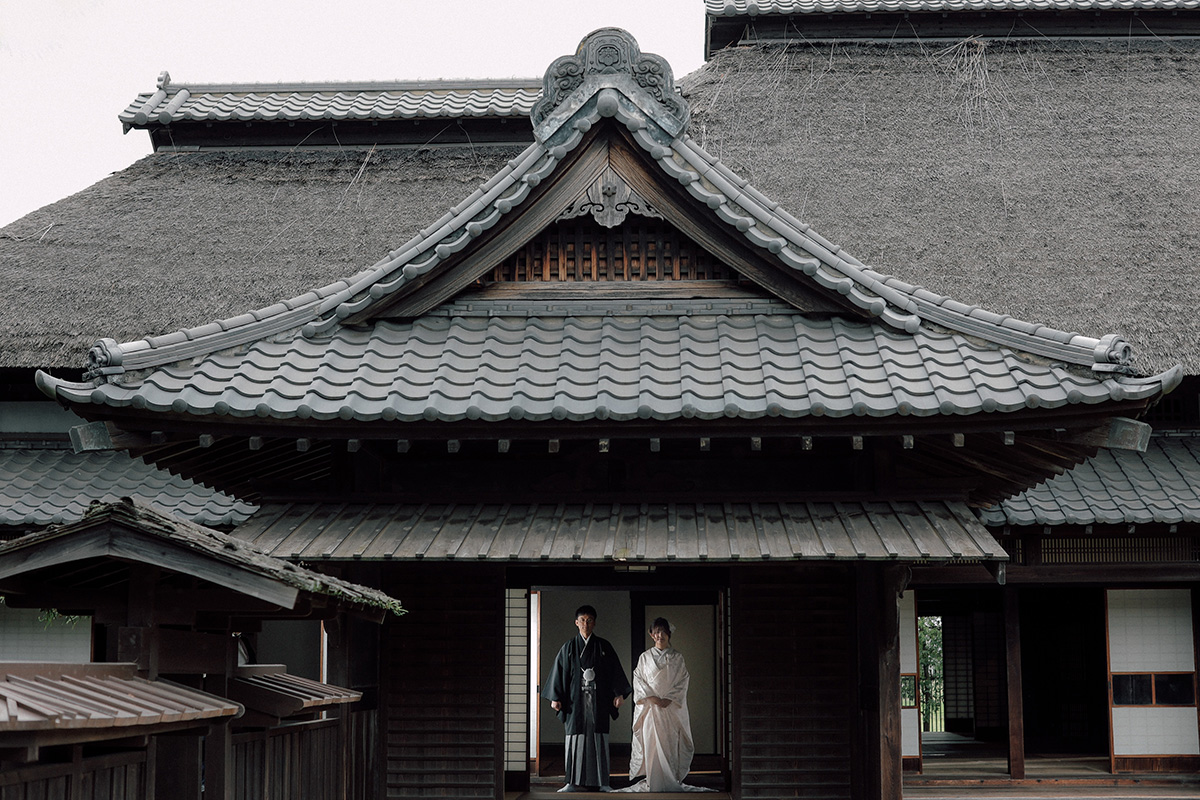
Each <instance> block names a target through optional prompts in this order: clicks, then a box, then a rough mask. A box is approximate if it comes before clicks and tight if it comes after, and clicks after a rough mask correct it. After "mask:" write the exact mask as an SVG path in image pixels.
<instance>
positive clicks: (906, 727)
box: [900, 589, 921, 756]
mask: <svg viewBox="0 0 1200 800" xmlns="http://www.w3.org/2000/svg"><path fill="white" fill-rule="evenodd" d="M918 660H919V659H918V657H917V595H916V592H914V591H912V590H911V589H910V590H908V591H907V592H905V593H904V594H903V595H902V596H901V598H900V672H901V673H903V674H905V675H911V674H913V673H915V672H917V662H918ZM900 752H901V753H902V754H903V755H906V756H919V755H921V710H920V709H919V708H902V709H900Z"/></svg>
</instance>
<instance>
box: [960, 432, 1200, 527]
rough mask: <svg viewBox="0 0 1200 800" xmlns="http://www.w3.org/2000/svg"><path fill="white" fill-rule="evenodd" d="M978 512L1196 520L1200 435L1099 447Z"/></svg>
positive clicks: (999, 521) (1034, 517)
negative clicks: (1139, 446)
mask: <svg viewBox="0 0 1200 800" xmlns="http://www.w3.org/2000/svg"><path fill="white" fill-rule="evenodd" d="M980 516H981V517H982V518H983V521H984V522H985V523H987V524H988V525H1102V524H1108V525H1133V524H1147V523H1151V522H1155V523H1162V524H1178V523H1200V438H1174V437H1155V438H1152V439H1151V440H1150V445H1149V447H1147V449H1146V452H1145V453H1137V452H1133V451H1128V450H1102V451H1100V452H1099V453H1098V454H1097V455H1096V456H1094V457H1092V458H1090V459H1088V460H1087V461H1085V462H1084V463H1082V464H1080V465H1079V466H1078V467H1075V468H1074V469H1073V470H1071V471H1069V472H1067V473H1065V474H1063V475H1059V476H1057V477H1055V478H1052V479H1051V480H1048V481H1046V482H1044V483H1041V484H1038V485H1037V486H1035V487H1034V488H1032V489H1028V490H1026V491H1025V492H1023V493H1021V494H1020V495H1017V496H1016V497H1014V498H1011V499H1009V500H1005V501H1004V502H1003V503H1001V504H1000V505H999V506H997V507H993V508H990V509H985V510H983V511H982V512H980Z"/></svg>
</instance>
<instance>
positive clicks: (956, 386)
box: [58, 301, 1159, 422]
mask: <svg viewBox="0 0 1200 800" xmlns="http://www.w3.org/2000/svg"><path fill="white" fill-rule="evenodd" d="M693 303H694V306H693V308H691V309H689V308H688V305H689V304H688V303H686V302H675V303H672V304H670V305H671V308H670V309H669V310H667V309H664V308H662V307H655V306H653V305H648V306H647V307H646V309H645V310H644V311H642V312H641V313H638V311H637V308H636V306H635V307H634V308H633V309H632V310H628V309H629V304H627V303H625V304H622V308H623V309H627V310H621V311H612V310H609V311H607V312H603V311H599V310H598V309H596V308H595V307H591V306H586V305H584V306H581V307H579V308H577V309H572V308H571V305H572V304H570V303H564V304H562V305H561V306H560V309H559V310H557V312H552V313H544V312H543V313H538V314H534V313H529V312H527V313H519V312H517V311H513V310H510V308H509V307H505V306H500V307H496V306H490V305H489V304H483V303H474V304H471V305H470V307H468V306H467V304H458V305H451V306H448V307H445V308H442V309H440V310H439V311H438V312H437V313H431V314H426V315H424V316H423V317H420V318H418V319H416V320H413V321H411V322H392V321H381V322H378V323H376V324H375V325H374V326H372V327H370V328H368V329H352V328H344V327H342V328H338V329H336V330H335V331H333V333H332V335H331V336H330V337H319V338H306V337H303V336H291V337H276V338H273V339H270V340H262V341H259V342H256V343H254V344H253V345H251V346H250V347H249V348H248V349H245V350H237V351H233V352H231V351H228V350H224V351H221V352H217V353H212V354H210V355H207V356H204V357H202V358H198V359H196V360H195V361H189V362H181V363H178V364H174V365H171V366H166V367H162V368H159V369H157V370H155V371H153V372H151V373H149V374H148V375H147V376H146V377H145V379H144V380H141V381H138V382H130V383H129V384H128V385H124V384H123V383H103V384H100V385H99V386H93V385H92V384H91V383H83V384H67V383H60V384H59V385H58V387H59V388H58V392H59V396H60V397H62V398H64V399H66V400H68V401H70V402H73V403H100V404H104V405H109V406H116V407H126V406H132V407H134V408H144V409H149V410H153V411H161V412H169V411H174V412H184V413H190V414H216V415H221V416H230V417H242V418H254V417H272V418H276V419H289V418H300V419H308V418H312V419H332V420H336V419H343V420H357V421H375V420H385V421H391V420H399V421H405V422H408V421H420V420H431V421H432V420H438V421H456V420H462V419H481V420H486V421H498V420H508V419H525V420H550V419H559V420H561V419H570V420H587V419H612V420H631V419H638V418H642V419H648V418H654V419H659V420H666V419H677V418H680V417H697V418H702V419H719V418H723V417H737V418H742V419H756V418H762V417H767V416H784V417H806V416H822V415H823V416H828V417H847V416H855V415H857V416H875V417H883V416H891V415H897V414H901V415H907V414H911V415H914V416H930V415H936V414H972V413H976V412H982V411H986V412H991V411H1001V412H1003V411H1015V410H1018V409H1025V408H1037V407H1043V408H1054V407H1059V406H1065V405H1068V404H1076V403H1082V404H1091V403H1099V402H1104V401H1107V400H1110V399H1125V398H1128V399H1140V398H1142V397H1146V396H1150V395H1152V394H1154V393H1156V392H1157V391H1159V383H1158V382H1157V381H1150V382H1142V383H1129V382H1125V383H1122V382H1118V380H1116V379H1114V378H1108V379H1104V380H1097V379H1096V378H1094V377H1092V376H1090V375H1086V374H1085V375H1080V374H1076V373H1075V372H1073V371H1072V370H1070V369H1067V368H1065V367H1063V366H1061V365H1051V364H1045V363H1039V362H1036V361H1033V360H1031V359H1028V358H1022V357H1020V356H1018V355H1017V354H1015V353H1014V352H1012V351H1011V350H1008V349H998V348H994V347H988V346H983V345H980V344H978V343H975V342H972V341H971V340H970V339H968V338H967V337H965V336H962V335H960V334H955V333H948V332H938V331H936V330H932V329H927V328H922V329H920V330H918V331H917V332H915V333H913V334H908V333H904V332H902V331H896V330H894V329H891V328H889V327H887V326H885V325H882V324H879V323H867V322H855V321H849V320H844V319H838V318H834V319H825V320H820V319H811V318H808V317H805V316H804V315H802V314H800V313H799V312H796V311H795V310H794V309H790V308H789V307H787V306H784V305H783V304H779V303H775V304H771V303H764V304H763V306H764V307H763V308H759V309H748V308H745V307H744V306H740V305H739V304H737V303H732V304H724V303H721V302H718V301H693Z"/></svg>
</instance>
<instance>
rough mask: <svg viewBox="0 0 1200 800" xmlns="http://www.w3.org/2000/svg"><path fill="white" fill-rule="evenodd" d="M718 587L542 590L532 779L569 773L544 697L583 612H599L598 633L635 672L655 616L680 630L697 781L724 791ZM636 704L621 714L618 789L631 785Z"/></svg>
mask: <svg viewBox="0 0 1200 800" xmlns="http://www.w3.org/2000/svg"><path fill="white" fill-rule="evenodd" d="M720 600H721V593H720V592H719V591H718V590H696V589H671V588H662V587H655V588H652V589H642V588H638V587H620V588H608V587H604V588H598V587H588V588H580V587H552V586H551V587H547V586H543V587H535V588H533V589H531V590H530V603H529V624H528V631H529V652H530V656H531V657H530V659H529V679H528V685H529V695H528V697H529V708H528V719H529V720H530V725H529V742H528V744H529V754H530V765H529V767H530V779H531V781H532V782H535V783H537V782H542V783H557V782H558V781H560V780H561V779H562V777H563V775H564V773H565V768H564V763H563V755H562V751H563V732H562V725H561V724H560V723H559V721H558V720H557V719H556V718H555V715H554V712H553V711H552V710H551V709H550V706H549V703H547V702H546V701H545V700H543V699H541V698H540V697H539V696H538V692H539V691H540V688H541V684H542V681H543V680H544V679H545V676H546V674H547V673H548V672H549V670H550V666H551V664H552V663H553V661H554V658H555V656H556V655H557V653H558V650H559V648H560V647H561V646H562V644H563V642H565V641H567V640H569V639H570V638H571V637H573V636H575V635H576V629H575V625H574V617H575V610H576V609H577V608H578V607H579V606H581V605H585V604H586V605H591V606H593V607H595V608H596V611H597V620H596V635H598V636H601V637H603V638H605V639H607V640H608V641H609V642H610V643H611V644H612V646H613V648H614V649H615V650H616V652H618V653H619V654H620V655H621V663H622V666H623V667H624V668H625V672H626V674H627V675H631V674H632V671H633V668H634V666H635V665H636V664H637V658H638V657H639V656H640V655H641V653H642V652H643V651H644V650H646V649H647V648H648V647H649V646H651V644H652V643H651V642H650V641H649V637H648V635H647V629H648V628H649V627H650V622H651V621H652V620H653V619H654V618H655V617H659V616H662V617H666V618H667V619H668V620H669V621H670V622H671V624H672V625H673V626H674V627H675V633H674V635H673V636H672V642H671V644H672V646H673V647H674V648H675V649H677V650H679V651H680V652H681V653H683V654H684V657H685V659H686V661H687V666H688V672H689V674H690V685H689V690H688V708H689V712H690V715H691V723H692V737H693V740H694V742H695V745H696V755H695V758H694V759H693V762H692V772H691V775H692V777H690V778H689V779H688V782H689V783H697V784H700V785H706V786H710V787H711V788H723V783H724V780H723V776H724V774H725V772H726V767H725V759H724V752H723V751H724V742H725V736H724V735H723V730H724V728H725V720H726V715H725V708H724V703H723V697H724V691H723V689H722V687H723V686H725V680H724V672H723V670H724V664H725V655H724V648H723V642H725V641H726V639H725V636H724V630H723V624H722V615H721V603H720ZM631 722H632V706H631V705H627V706H625V707H623V708H622V709H621V712H620V715H619V716H618V718H617V719H616V720H615V721H614V722H613V724H612V729H611V732H610V734H609V745H610V752H611V768H612V773H613V783H612V785H613V786H614V787H621V786H624V785H626V784H627V783H628V782H629V781H628V777H627V776H628V771H629V753H630V745H631V742H632V730H631Z"/></svg>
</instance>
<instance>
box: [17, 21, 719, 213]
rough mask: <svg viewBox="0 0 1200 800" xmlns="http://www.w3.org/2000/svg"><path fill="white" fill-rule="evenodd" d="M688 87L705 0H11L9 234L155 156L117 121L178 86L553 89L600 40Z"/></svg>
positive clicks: (700, 47)
mask: <svg viewBox="0 0 1200 800" xmlns="http://www.w3.org/2000/svg"><path fill="white" fill-rule="evenodd" d="M606 26H616V27H621V28H625V29H626V30H628V31H629V32H630V33H632V34H633V36H634V37H635V38H636V39H637V40H638V44H639V45H640V46H641V49H642V50H643V51H644V52H649V53H657V54H659V55H661V56H663V57H665V58H666V59H667V61H668V62H670V64H671V66H672V68H673V69H674V71H675V76H676V77H677V78H678V77H681V76H683V75H686V74H687V73H689V72H691V71H692V70H694V69H696V68H697V67H699V66H700V65H701V63H702V60H703V54H704V4H703V0H592V2H586V1H583V0H391V2H385V0H337V1H336V2H314V0H291V1H290V2H283V1H282V0H200V1H199V2H195V1H193V2H177V1H175V2H161V0H0V226H3V225H7V224H8V223H10V222H12V221H13V220H16V219H18V218H20V217H22V216H24V215H25V214H27V213H29V212H30V211H33V210H35V209H37V208H40V207H42V206H44V205H47V204H48V203H52V202H54V201H55V200H59V199H61V198H63V197H66V196H67V195H70V194H73V193H74V192H77V191H79V190H81V189H84V188H86V187H87V186H90V185H91V184H93V183H95V182H96V181H98V180H100V179H101V178H103V177H105V176H106V175H109V174H110V173H112V172H116V171H118V170H121V169H123V168H125V167H126V166H128V165H129V164H131V163H133V162H134V161H136V160H137V159H139V158H141V157H142V156H144V155H146V154H148V153H149V152H150V137H149V135H148V134H147V133H146V132H145V131H138V130H135V131H130V132H129V134H127V135H122V133H121V125H120V123H119V122H117V114H118V113H119V112H121V111H122V110H123V109H124V108H125V107H126V106H127V105H128V104H129V103H130V102H131V101H132V100H133V99H134V98H135V97H136V96H137V94H138V93H139V92H149V91H153V90H154V87H155V80H156V78H157V76H158V74H159V73H160V72H162V71H163V70H166V71H168V72H170V73H171V80H172V83H175V84H184V83H187V82H189V81H190V82H193V83H217V82H238V83H276V82H292V81H343V80H354V81H375V80H411V79H416V78H510V77H521V78H525V77H536V78H538V79H540V78H541V75H542V73H543V72H545V69H546V67H547V66H549V64H550V62H551V61H553V60H554V59H555V58H557V57H558V56H561V55H566V54H568V53H573V52H574V51H575V47H576V45H578V44H579V41H580V40H581V39H582V38H583V37H584V36H585V35H587V34H588V33H589V32H591V31H593V30H595V29H596V28H602V27H606Z"/></svg>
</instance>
